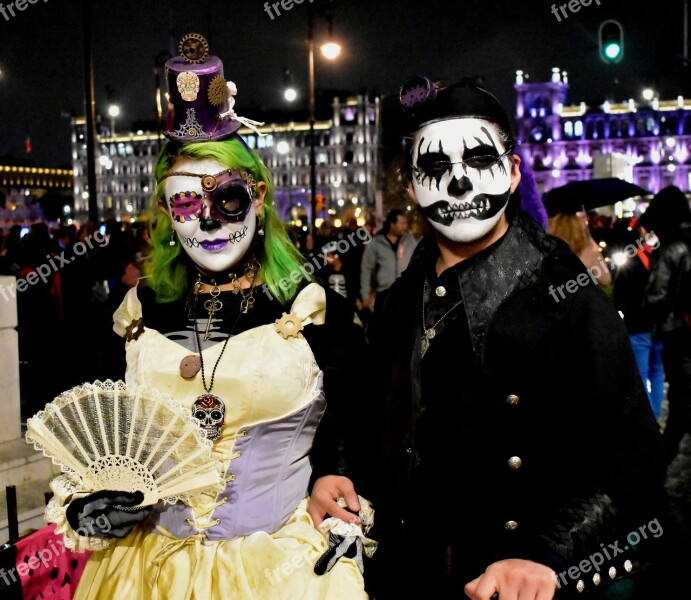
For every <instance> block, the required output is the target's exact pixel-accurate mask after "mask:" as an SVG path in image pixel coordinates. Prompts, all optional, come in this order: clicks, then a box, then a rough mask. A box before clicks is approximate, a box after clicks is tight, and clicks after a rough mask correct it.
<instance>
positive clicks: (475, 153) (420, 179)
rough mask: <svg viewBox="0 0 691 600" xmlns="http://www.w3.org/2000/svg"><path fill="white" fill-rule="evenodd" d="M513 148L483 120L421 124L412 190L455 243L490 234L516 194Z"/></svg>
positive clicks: (415, 142)
mask: <svg viewBox="0 0 691 600" xmlns="http://www.w3.org/2000/svg"><path fill="white" fill-rule="evenodd" d="M512 150H513V149H512V148H508V149H506V148H504V142H502V140H501V139H500V137H499V134H498V132H497V129H496V126H495V125H493V124H492V123H490V122H489V121H485V120H482V119H470V118H466V119H449V120H445V121H437V122H436V123H430V124H429V125H425V126H423V127H421V128H420V129H419V130H418V131H417V132H416V133H415V136H414V137H413V155H412V163H413V164H412V167H413V189H414V190H415V197H416V199H417V202H418V203H419V205H420V207H421V208H422V211H423V212H424V213H425V216H426V217H427V218H428V219H429V221H430V224H431V225H432V227H434V228H435V229H436V230H437V231H438V232H439V233H440V234H441V235H443V236H444V237H445V238H448V239H449V240H451V241H454V242H471V241H474V240H477V239H480V238H481V237H483V236H484V235H486V234H487V233H489V232H490V231H491V230H492V228H493V227H494V226H495V225H496V224H497V223H498V222H499V220H500V219H501V216H502V214H503V213H504V211H505V210H506V205H507V204H508V201H509V196H510V195H511V163H510V161H509V158H508V155H509V154H510V152H511V151H512Z"/></svg>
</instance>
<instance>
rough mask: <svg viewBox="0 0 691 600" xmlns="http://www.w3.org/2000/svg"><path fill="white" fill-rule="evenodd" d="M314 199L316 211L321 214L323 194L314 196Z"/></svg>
mask: <svg viewBox="0 0 691 600" xmlns="http://www.w3.org/2000/svg"><path fill="white" fill-rule="evenodd" d="M314 199H315V200H316V204H317V206H316V211H317V212H321V211H322V210H324V195H323V194H316V195H315V197H314Z"/></svg>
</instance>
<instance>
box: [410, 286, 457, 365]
mask: <svg viewBox="0 0 691 600" xmlns="http://www.w3.org/2000/svg"><path fill="white" fill-rule="evenodd" d="M428 287H429V284H428V283H427V277H425V285H424V286H423V288H422V332H423V333H422V339H421V340H420V350H421V353H420V356H424V355H425V354H426V352H427V350H429V346H430V343H431V342H432V340H433V339H434V337H435V336H436V335H437V330H436V327H437V326H438V325H439V323H441V322H442V321H443V320H444V319H446V317H447V316H448V315H449V314H450V313H451V312H452V311H454V310H455V309H456V308H457V307H458V306H459V305H460V304H461V303H462V302H463V298H461V299H460V300H459V301H458V302H456V304H454V305H453V306H452V307H451V308H450V309H449V310H447V311H446V312H445V313H444V314H443V315H442V317H441V318H440V319H438V320H437V322H436V323H435V324H434V325H432V327H429V328H427V327H425V325H426V323H427V301H426V296H427V289H428Z"/></svg>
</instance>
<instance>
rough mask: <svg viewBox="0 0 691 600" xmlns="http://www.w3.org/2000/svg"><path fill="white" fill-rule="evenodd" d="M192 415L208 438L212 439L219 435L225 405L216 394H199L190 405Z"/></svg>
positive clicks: (224, 413)
mask: <svg viewBox="0 0 691 600" xmlns="http://www.w3.org/2000/svg"><path fill="white" fill-rule="evenodd" d="M192 415H193V416H194V417H195V418H196V419H197V420H198V421H199V424H200V425H201V427H202V429H203V430H204V431H205V432H206V437H207V438H208V439H210V440H211V441H214V440H217V439H218V438H219V437H220V436H221V427H223V424H224V423H225V416H226V406H225V404H223V400H221V399H220V398H219V397H218V396H214V395H213V394H204V395H203V396H199V398H197V399H196V400H195V401H194V404H193V405H192Z"/></svg>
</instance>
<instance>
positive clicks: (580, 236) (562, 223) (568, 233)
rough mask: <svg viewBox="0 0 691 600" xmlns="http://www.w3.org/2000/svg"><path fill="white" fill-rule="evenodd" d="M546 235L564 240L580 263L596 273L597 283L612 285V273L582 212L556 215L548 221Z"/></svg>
mask: <svg viewBox="0 0 691 600" xmlns="http://www.w3.org/2000/svg"><path fill="white" fill-rule="evenodd" d="M548 233H550V235H553V236H555V237H558V238H561V239H562V240H564V241H565V242H566V243H567V244H568V245H569V247H570V248H571V250H572V251H573V253H574V254H576V255H577V256H578V258H580V259H581V262H582V263H583V264H584V265H585V266H586V268H587V269H592V267H595V266H597V267H599V269H592V272H598V273H599V274H598V275H597V276H596V279H597V282H598V283H599V284H600V285H601V286H603V287H604V286H607V285H609V284H611V283H612V273H611V272H610V270H609V269H608V268H607V265H606V263H605V261H604V259H603V257H602V250H601V249H600V247H599V246H598V245H597V242H596V241H595V240H594V239H593V236H592V235H591V234H590V229H588V221H587V219H586V216H585V214H584V213H582V212H577V213H576V214H573V215H566V214H561V213H560V214H557V215H554V217H552V218H551V219H550V220H549V228H548Z"/></svg>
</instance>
